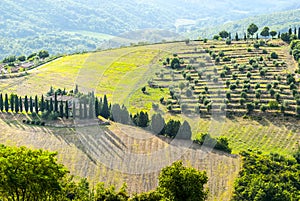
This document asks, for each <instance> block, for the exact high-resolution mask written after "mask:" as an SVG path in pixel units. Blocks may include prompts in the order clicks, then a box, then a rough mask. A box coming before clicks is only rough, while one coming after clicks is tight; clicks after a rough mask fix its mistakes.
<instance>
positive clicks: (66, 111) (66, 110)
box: [65, 101, 69, 119]
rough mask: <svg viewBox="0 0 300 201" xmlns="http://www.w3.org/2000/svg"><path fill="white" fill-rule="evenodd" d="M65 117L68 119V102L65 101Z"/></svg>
mask: <svg viewBox="0 0 300 201" xmlns="http://www.w3.org/2000/svg"><path fill="white" fill-rule="evenodd" d="M65 117H66V119H69V103H68V101H66V105H65Z"/></svg>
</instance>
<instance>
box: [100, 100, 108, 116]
mask: <svg viewBox="0 0 300 201" xmlns="http://www.w3.org/2000/svg"><path fill="white" fill-rule="evenodd" d="M100 114H101V116H102V117H104V118H106V119H107V118H108V117H109V116H110V113H109V108H108V102H107V97H106V95H104V97H103V106H102V110H101V113H100Z"/></svg>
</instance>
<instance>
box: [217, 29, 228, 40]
mask: <svg viewBox="0 0 300 201" xmlns="http://www.w3.org/2000/svg"><path fill="white" fill-rule="evenodd" d="M219 36H220V37H221V38H223V39H224V38H228V36H229V33H228V32H227V31H225V30H223V31H221V32H220V33H219Z"/></svg>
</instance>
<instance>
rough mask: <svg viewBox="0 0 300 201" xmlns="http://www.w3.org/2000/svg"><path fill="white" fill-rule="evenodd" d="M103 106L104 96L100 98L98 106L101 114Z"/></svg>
mask: <svg viewBox="0 0 300 201" xmlns="http://www.w3.org/2000/svg"><path fill="white" fill-rule="evenodd" d="M102 106H103V101H102V98H101V97H100V99H99V108H98V111H99V115H101V111H102ZM99 115H98V116H99Z"/></svg>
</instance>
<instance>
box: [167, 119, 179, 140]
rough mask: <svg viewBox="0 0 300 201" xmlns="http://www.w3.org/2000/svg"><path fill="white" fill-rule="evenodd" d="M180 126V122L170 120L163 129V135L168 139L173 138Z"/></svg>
mask: <svg viewBox="0 0 300 201" xmlns="http://www.w3.org/2000/svg"><path fill="white" fill-rule="evenodd" d="M180 125H181V123H180V121H176V120H173V119H170V120H169V121H168V123H167V124H166V126H165V128H164V131H165V134H166V135H167V136H169V137H175V136H176V134H177V133H178V130H179V128H180Z"/></svg>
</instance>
